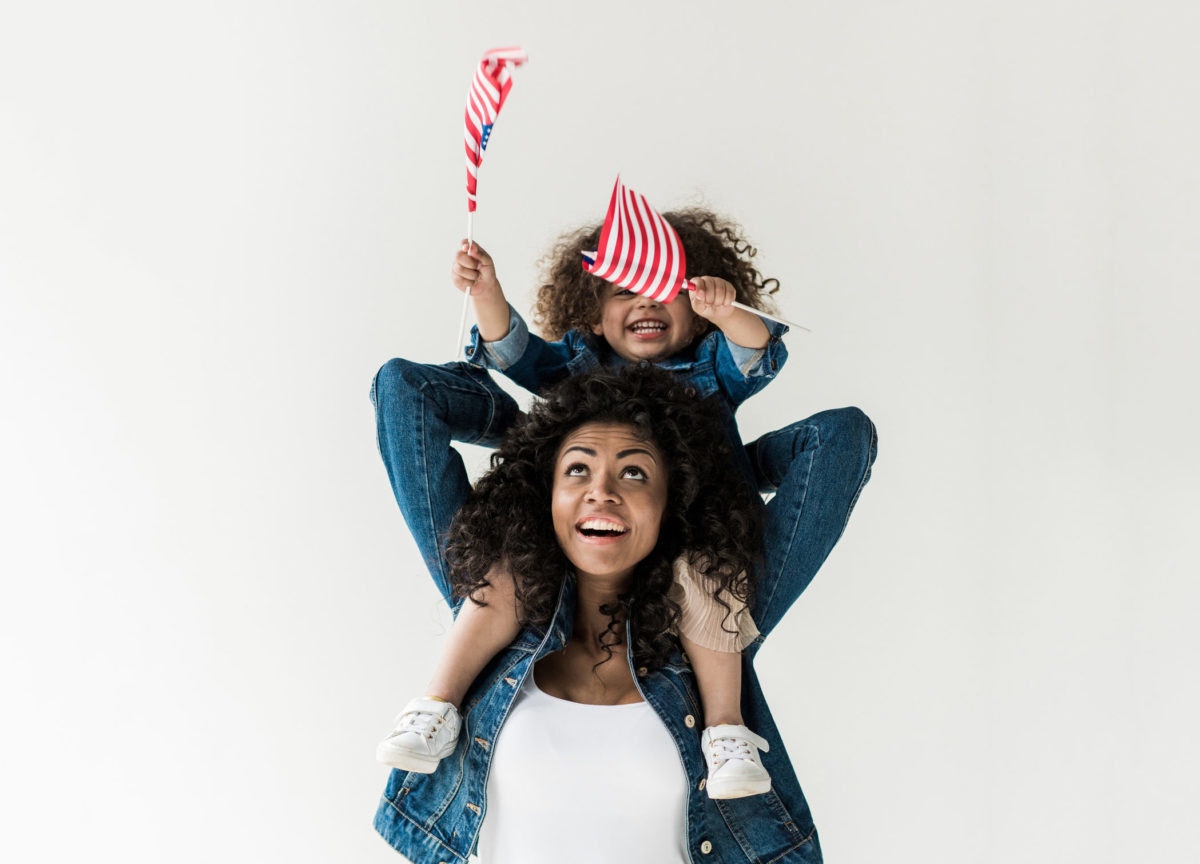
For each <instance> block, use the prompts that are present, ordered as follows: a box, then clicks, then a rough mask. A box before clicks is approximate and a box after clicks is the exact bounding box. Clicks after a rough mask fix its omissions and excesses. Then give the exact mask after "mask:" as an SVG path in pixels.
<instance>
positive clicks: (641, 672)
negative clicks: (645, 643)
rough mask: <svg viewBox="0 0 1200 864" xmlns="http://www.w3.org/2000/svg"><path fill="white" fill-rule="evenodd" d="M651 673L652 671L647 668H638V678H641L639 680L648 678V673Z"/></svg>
mask: <svg viewBox="0 0 1200 864" xmlns="http://www.w3.org/2000/svg"><path fill="white" fill-rule="evenodd" d="M649 671H650V670H649V669H647V668H646V667H645V666H639V667H638V670H637V674H638V677H639V678H645V677H646V675H647V673H649Z"/></svg>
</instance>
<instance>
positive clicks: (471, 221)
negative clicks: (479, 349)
mask: <svg viewBox="0 0 1200 864" xmlns="http://www.w3.org/2000/svg"><path fill="white" fill-rule="evenodd" d="M474 227H475V211H473V210H468V211H467V252H468V253H469V252H470V251H471V244H472V243H473V242H474V240H473V239H472V236H471V235H472V234H473V229H474ZM470 305H471V289H470V288H467V290H466V291H464V292H463V308H462V314H461V315H460V316H459V317H458V333H457V334H456V335H455V339H454V358H455V359H456V360H457V359H458V355H459V354H461V353H462V340H463V334H464V333H466V332H467V307H469V306H470Z"/></svg>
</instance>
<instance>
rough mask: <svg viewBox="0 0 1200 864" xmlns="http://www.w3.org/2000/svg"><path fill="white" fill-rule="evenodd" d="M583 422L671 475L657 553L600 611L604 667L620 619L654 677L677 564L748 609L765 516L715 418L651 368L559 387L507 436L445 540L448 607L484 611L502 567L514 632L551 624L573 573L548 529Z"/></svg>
mask: <svg viewBox="0 0 1200 864" xmlns="http://www.w3.org/2000/svg"><path fill="white" fill-rule="evenodd" d="M591 422H600V423H620V424H624V425H628V426H631V427H633V428H634V429H635V430H636V433H637V435H638V436H639V437H640V438H642V439H643V440H646V441H650V442H653V443H654V444H655V446H657V447H658V449H659V451H660V452H661V453H662V454H663V457H664V459H665V461H666V464H667V472H668V473H667V502H666V506H665V509H664V512H663V518H662V523H661V527H660V529H659V535H658V542H657V543H656V545H655V547H654V549H653V550H652V551H651V552H650V554H649V555H647V556H646V558H644V559H643V560H642V561H641V562H640V563H639V564H638V565H637V566H636V568H635V570H634V574H633V579H632V581H631V583H630V587H629V590H628V592H627V593H626V594H625V595H623V596H622V597H621V598H620V603H618V604H611V605H610V606H609V607H602V609H601V611H602V612H604V613H605V614H607V615H609V617H610V621H609V626H608V631H607V632H606V634H605V637H604V638H603V639H602V644H603V646H604V649H605V651H606V652H607V653H608V654H609V656H610V657H611V656H612V648H613V647H615V646H618V645H620V644H622V643H623V642H624V622H625V619H626V617H628V618H629V620H630V622H631V632H632V634H633V653H634V657H635V660H636V662H637V663H638V665H642V666H647V667H650V668H658V667H660V666H662V665H663V664H664V663H665V662H666V659H667V657H668V655H669V654H670V652H671V651H672V649H673V648H674V647H675V645H676V643H675V638H674V636H673V631H674V628H675V625H676V624H677V622H678V620H679V614H680V610H679V605H678V604H677V603H676V602H675V601H674V600H672V599H671V598H670V596H669V593H670V589H671V586H672V584H673V582H674V574H673V569H672V565H673V563H674V561H675V560H676V559H677V558H679V557H680V556H684V557H685V559H686V560H687V561H688V562H689V563H690V564H691V565H692V567H693V568H694V569H695V570H696V571H697V572H698V573H700V574H701V575H702V576H705V577H707V579H708V580H709V581H708V582H707V583H706V584H707V585H708V586H709V587H710V588H711V589H712V590H713V593H714V595H715V596H717V597H718V599H720V592H721V591H722V590H724V591H728V592H729V594H730V595H731V596H733V597H736V598H738V599H740V600H743V601H745V602H746V603H747V604H749V603H750V600H751V597H750V593H751V583H750V580H749V578H748V576H747V574H748V573H750V572H751V568H752V567H753V566H754V565H755V564H756V563H757V560H758V556H759V552H760V547H761V541H762V507H761V501H759V499H758V496H757V495H756V494H754V492H753V491H752V490H751V489H750V485H749V483H747V482H746V480H745V479H744V478H743V477H742V476H741V474H740V473H739V472H738V471H737V469H736V468H735V467H734V463H733V461H732V459H731V453H730V446H731V445H730V443H729V437H728V435H727V434H726V432H725V431H724V429H723V428H722V425H721V421H720V415H719V413H718V411H717V410H716V406H715V405H714V404H713V403H712V402H711V401H709V400H699V399H697V398H696V397H695V395H694V393H693V391H692V390H691V389H690V388H686V387H684V385H682V384H680V383H679V382H678V381H677V380H676V379H675V378H674V377H673V376H672V375H671V374H670V373H668V372H664V371H662V370H661V369H657V368H655V367H653V366H651V365H650V364H648V363H642V364H637V365H632V366H626V367H623V368H621V369H620V370H618V371H609V370H600V371H597V372H592V373H588V374H586V375H577V376H573V377H570V378H567V379H565V380H564V381H563V382H561V383H560V384H558V385H557V386H555V387H554V388H553V389H551V390H550V391H548V392H547V393H546V394H545V395H544V397H543V398H542V399H541V400H539V401H537V402H535V403H534V405H533V407H532V408H531V409H530V410H529V412H528V414H527V415H525V416H524V417H523V418H522V419H521V420H520V421H518V423H517V424H516V425H515V426H514V427H513V428H512V429H510V430H509V432H508V434H507V435H506V436H505V438H504V441H503V443H502V444H501V446H500V448H499V449H498V450H497V451H496V452H495V453H494V454H493V455H492V460H491V468H490V470H489V471H488V472H487V473H486V474H485V475H484V476H483V477H482V478H480V480H479V482H478V483H476V484H475V488H474V489H473V490H472V491H471V493H470V494H469V495H468V497H467V501H466V503H465V504H464V505H463V507H462V509H461V510H460V511H459V513H458V515H457V516H456V517H455V520H454V524H453V526H452V527H451V529H450V538H449V544H448V548H447V553H446V554H447V559H448V561H449V564H450V579H451V584H452V586H453V590H454V593H455V595H456V596H458V597H470V598H472V600H474V601H475V602H480V601H479V600H478V598H477V597H476V596H475V595H476V594H477V593H478V592H479V591H480V589H482V588H484V587H485V586H487V585H488V584H489V583H488V581H487V576H488V572H489V570H491V569H492V567H493V566H494V565H497V564H499V565H501V566H502V567H503V568H504V570H505V571H506V572H508V573H509V574H511V575H512V578H513V582H514V585H515V590H516V598H517V608H518V616H519V617H520V619H521V621H522V623H524V624H532V625H538V626H545V625H546V624H548V623H549V621H550V619H551V617H552V616H553V614H554V610H555V606H556V603H557V601H558V595H559V589H560V587H561V585H562V582H563V578H564V576H565V574H566V573H567V572H569V571H570V570H571V564H570V562H569V561H568V560H567V557H566V555H565V554H564V553H563V551H562V549H561V548H560V547H559V544H558V540H557V539H556V537H555V534H554V525H553V522H552V520H551V510H550V500H551V491H552V488H553V484H554V475H555V469H556V461H557V458H558V451H559V448H560V446H561V445H562V442H563V440H564V439H565V438H566V437H567V435H569V434H570V433H571V432H573V431H574V430H575V429H578V428H579V427H580V426H582V425H584V424H585V423H591ZM726 605H727V604H726ZM727 608H728V607H727Z"/></svg>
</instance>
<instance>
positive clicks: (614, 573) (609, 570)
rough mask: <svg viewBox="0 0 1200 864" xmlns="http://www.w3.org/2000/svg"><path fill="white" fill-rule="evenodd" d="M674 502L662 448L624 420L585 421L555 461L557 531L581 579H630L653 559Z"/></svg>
mask: <svg viewBox="0 0 1200 864" xmlns="http://www.w3.org/2000/svg"><path fill="white" fill-rule="evenodd" d="M666 502H667V468H666V464H665V461H664V459H663V457H662V454H661V452H660V451H659V449H658V447H657V445H655V444H654V443H653V442H652V441H647V440H646V439H644V438H643V437H641V435H640V434H639V433H638V432H637V430H636V429H634V427H632V426H627V425H625V424H623V423H585V424H584V425H582V426H580V427H579V428H578V429H576V430H575V431H573V432H572V433H571V434H569V435H567V436H566V438H564V439H563V443H562V445H561V446H560V448H559V452H558V457H557V459H556V460H555V469H554V485H553V489H552V491H551V501H550V512H551V518H552V519H553V521H554V533H555V536H556V537H557V538H558V542H559V544H560V545H561V546H562V549H563V551H564V552H565V553H566V556H567V559H568V560H569V561H570V562H571V563H572V564H573V565H574V566H575V569H576V570H577V571H578V573H579V574H580V576H585V577H586V576H595V577H599V578H603V579H605V580H615V581H623V580H624V579H626V578H627V577H628V576H629V574H630V573H632V572H633V568H634V567H635V566H636V565H637V564H638V562H639V561H641V560H642V559H643V558H645V557H646V556H647V555H649V554H650V552H651V550H653V549H654V546H655V544H656V543H657V542H658V529H659V525H660V524H661V522H662V514H663V509H664V508H665V507H666Z"/></svg>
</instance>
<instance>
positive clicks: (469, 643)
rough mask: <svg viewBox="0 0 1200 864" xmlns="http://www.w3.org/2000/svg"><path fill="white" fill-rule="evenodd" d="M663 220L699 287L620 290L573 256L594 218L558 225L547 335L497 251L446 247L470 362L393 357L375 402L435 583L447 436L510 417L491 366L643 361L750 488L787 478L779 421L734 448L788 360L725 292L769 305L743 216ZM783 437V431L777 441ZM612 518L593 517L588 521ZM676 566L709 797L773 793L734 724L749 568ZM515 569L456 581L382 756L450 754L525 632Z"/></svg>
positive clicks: (389, 461) (498, 430)
mask: <svg viewBox="0 0 1200 864" xmlns="http://www.w3.org/2000/svg"><path fill="white" fill-rule="evenodd" d="M664 217H665V218H666V219H667V221H668V222H670V223H671V225H672V226H673V227H674V228H675V230H676V231H677V232H678V234H679V236H680V239H681V241H682V243H683V246H684V250H685V253H686V255H687V261H688V266H689V270H690V271H691V273H692V274H696V275H691V276H690V278H691V282H692V284H693V285H694V287H695V290H693V291H689V292H682V293H681V295H680V296H678V297H677V298H676V299H675V300H674V301H673V302H671V303H667V304H663V303H659V302H657V301H654V300H651V299H649V298H646V297H642V296H640V295H637V294H633V293H631V292H629V291H626V290H624V289H621V288H619V287H617V286H615V285H613V284H611V283H609V282H605V281H603V280H601V279H599V278H597V277H595V276H592V275H591V274H588V273H587V272H585V271H584V270H583V268H582V266H581V263H580V251H581V250H583V249H589V248H590V249H594V248H596V245H597V242H598V240H599V235H600V228H601V226H599V225H596V226H593V227H590V228H586V229H583V230H581V231H577V232H574V233H572V234H568V235H564V236H563V237H562V238H560V239H559V241H558V242H557V243H556V245H555V247H554V248H553V250H552V251H551V253H550V254H549V255H548V256H547V258H546V259H545V261H544V264H545V265H546V271H547V276H548V279H547V281H546V283H545V284H544V285H542V286H541V288H540V289H539V291H538V295H537V301H536V314H535V319H534V320H535V322H536V323H537V324H539V325H540V328H541V329H542V330H543V332H545V333H546V334H547V335H548V336H549V337H550V339H551V340H553V341H547V340H545V339H542V338H540V337H538V336H536V335H533V334H532V333H530V332H529V329H528V327H527V326H526V324H525V322H524V320H523V319H522V318H521V316H520V315H519V314H518V313H517V312H516V311H515V310H514V309H513V308H512V307H511V306H510V305H509V304H508V302H507V300H506V299H505V296H504V292H503V290H502V288H501V286H500V283H499V281H498V280H497V278H496V273H495V267H494V264H493V261H492V259H491V257H490V256H489V255H488V254H487V253H486V252H485V251H483V249H481V248H480V247H478V246H472V247H470V248H468V246H467V244H466V243H465V242H464V243H463V245H462V247H461V248H460V249H459V251H458V252H457V254H456V255H455V257H454V260H453V263H452V266H451V281H452V282H453V284H454V286H455V287H456V288H458V289H459V290H460V291H467V292H469V293H470V295H471V300H472V302H473V305H474V309H475V315H476V320H477V322H478V323H477V325H476V327H475V328H473V330H472V338H471V342H470V344H469V345H468V347H467V349H466V354H467V357H468V358H469V361H468V362H466V363H451V364H444V365H440V366H431V365H424V364H415V363H410V362H408V361H404V360H392V361H390V362H389V363H388V364H386V365H385V366H384V367H383V368H382V369H381V370H380V372H379V374H377V375H376V379H375V381H374V383H373V387H372V400H373V402H374V404H375V407H376V419H377V427H378V432H379V445H380V451H381V453H382V454H383V458H384V462H385V464H386V465H387V468H388V473H389V477H390V478H391V481H392V487H393V491H394V492H395V494H396V499H397V501H398V502H399V504H400V507H401V510H402V512H403V513H404V516H405V519H406V521H407V522H408V525H409V527H410V529H411V530H412V532H413V535H414V538H415V539H416V541H417V544H418V546H419V547H420V548H421V551H422V554H423V556H424V558H425V560H426V563H427V564H428V566H429V567H430V571H431V573H432V574H433V576H434V578H435V580H440V581H441V582H442V584H443V585H445V584H446V567H445V562H444V556H443V552H444V550H443V549H442V547H441V545H440V541H441V540H442V538H443V537H444V535H445V533H446V531H447V530H448V528H449V525H450V522H451V520H452V518H453V516H454V513H455V512H456V511H457V509H458V505H459V504H460V503H461V502H462V500H463V499H464V498H465V495H466V491H467V489H468V488H469V486H468V481H467V478H466V473H465V469H464V468H463V466H462V461H461V458H460V457H458V454H457V453H456V451H454V450H453V448H452V447H450V442H451V441H452V440H455V441H464V442H468V443H477V444H484V445H489V446H494V445H495V444H496V443H498V440H499V437H500V436H501V435H502V434H503V432H504V431H506V430H507V428H508V427H509V426H511V425H512V423H513V421H514V420H515V419H516V416H517V414H518V411H517V407H516V404H515V402H513V400H512V398H511V397H509V396H508V395H507V394H506V393H504V391H502V390H500V388H499V387H497V386H496V384H495V382H494V381H492V380H491V378H490V377H489V375H488V373H487V372H486V371H485V370H486V369H494V370H497V371H499V372H501V373H502V374H504V375H506V376H507V377H509V378H510V379H511V380H513V381H514V382H515V383H517V384H519V385H520V386H522V387H524V388H525V389H527V390H530V391H532V392H535V393H540V392H542V391H543V390H544V389H545V388H546V387H548V386H550V385H552V384H554V383H555V382H556V381H558V380H560V379H562V378H563V377H565V376H568V375H573V374H578V373H580V372H585V371H588V370H591V369H595V368H598V367H601V366H619V365H622V364H625V363H636V362H642V361H647V362H651V363H653V364H655V365H657V366H660V367H661V368H664V369H666V370H669V371H671V372H673V373H674V374H675V375H677V376H679V377H680V378H682V379H683V380H684V381H686V382H687V383H688V384H689V385H690V386H692V387H693V388H694V389H695V391H696V393H697V395H698V396H699V397H714V399H715V400H716V402H717V403H718V405H719V407H720V410H721V413H722V415H723V417H724V420H725V426H726V430H727V432H728V434H729V437H730V439H731V443H732V444H733V445H734V447H733V452H734V454H735V458H736V459H737V460H738V461H739V463H740V467H741V468H742V471H743V474H744V475H745V476H746V477H747V480H748V482H749V481H752V482H753V486H754V488H756V489H759V490H761V491H768V492H773V491H775V490H776V489H777V488H778V487H779V485H780V484H781V483H782V482H786V480H787V477H788V476H789V469H790V467H791V466H790V462H791V459H792V453H793V448H792V447H791V445H790V443H789V442H790V439H788V436H787V435H786V434H783V433H787V432H788V430H781V433H772V436H775V437H774V439H773V442H772V443H771V444H770V445H767V444H765V443H764V445H763V446H759V444H760V442H766V441H767V439H769V438H772V436H764V437H763V438H762V439H760V440H759V441H756V442H754V443H752V444H751V445H750V446H749V447H748V448H747V447H743V446H742V443H741V439H740V436H739V434H738V431H737V425H736V423H735V422H734V416H733V415H734V411H735V410H736V408H737V407H738V405H740V404H741V403H742V402H743V401H745V400H746V399H747V398H749V397H750V396H752V395H753V394H754V393H756V392H758V390H760V389H762V387H764V386H765V385H766V384H767V382H769V381H770V380H771V379H772V378H774V377H775V375H776V374H777V372H778V371H779V369H780V367H781V366H782V365H783V363H784V361H785V360H786V358H787V351H786V349H785V348H784V346H783V343H782V342H781V341H780V339H781V337H782V336H783V334H784V333H785V332H786V331H787V328H786V327H785V326H784V325H782V324H778V323H775V322H770V321H767V320H765V319H763V318H760V317H759V316H757V315H755V314H753V313H752V312H748V311H746V310H743V309H738V308H735V307H734V306H732V305H731V304H732V302H733V301H734V300H737V301H739V302H741V303H743V304H745V305H747V306H751V307H753V308H756V309H764V308H765V307H767V306H768V303H767V295H768V294H770V293H773V291H775V290H777V283H774V280H763V279H762V277H761V274H759V272H758V271H757V270H756V269H755V268H754V266H753V265H752V264H751V262H750V257H751V256H753V254H754V250H753V249H752V248H750V247H749V245H748V244H746V243H745V242H744V241H743V240H742V239H741V238H740V236H739V234H738V229H737V227H736V226H734V225H732V224H730V223H727V222H725V221H723V220H721V219H720V218H719V217H717V216H716V215H714V214H712V213H710V212H708V211H705V210H686V211H679V212H673V213H666V214H664ZM683 293H686V294H687V297H686V298H685V297H684V296H683ZM781 435H782V438H783V439H785V440H782V441H780V440H777V439H779V438H780V436H781ZM781 444H782V446H780V445H781ZM771 518H772V516H771V514H770V512H768V520H770V519H771ZM787 518H793V519H795V518H798V517H797V515H795V514H793V516H791V517H787ZM620 527H621V526H609V525H602V524H597V525H595V526H585V530H591V531H595V532H597V533H602V532H604V531H608V530H620ZM785 534H786V532H785ZM771 536H772V532H771V531H769V530H768V538H769V537H771ZM789 536H790V535H789ZM775 557H776V558H778V556H775ZM691 563H694V562H691ZM675 573H676V586H675V590H674V592H673V594H672V597H673V599H674V600H675V601H676V602H677V603H678V604H679V606H680V610H681V615H680V620H679V624H678V634H679V638H680V642H681V645H682V647H683V648H684V650H685V652H686V653H687V655H688V658H689V660H690V661H691V664H692V667H693V669H694V671H695V674H696V681H697V685H698V688H699V690H700V696H701V702H702V703H703V704H702V707H703V711H704V719H705V729H704V732H703V734H702V737H701V744H702V748H703V751H704V755H705V758H706V761H707V765H708V770H709V776H708V779H707V782H706V789H707V791H708V794H709V796H710V797H712V798H736V797H743V796H746V795H755V794H760V793H762V792H766V791H768V790H769V789H770V785H771V781H770V777H769V775H768V774H767V772H766V770H765V769H764V768H763V766H762V763H761V761H760V759H759V756H758V751H759V750H760V749H765V746H766V745H765V742H764V741H763V739H761V738H760V737H759V736H757V735H755V734H754V733H753V732H751V731H750V730H749V729H747V728H746V727H745V726H744V725H743V722H742V713H741V654H740V652H741V651H742V649H744V648H745V647H746V646H747V645H749V644H750V643H751V642H752V641H753V640H754V638H755V637H756V636H757V635H758V631H757V629H756V628H755V626H754V622H753V621H752V620H751V617H750V614H749V612H748V610H747V608H746V607H747V603H748V601H749V599H750V596H751V584H750V581H749V579H748V577H747V574H744V573H739V574H726V578H724V579H722V580H720V581H714V580H711V579H701V578H700V577H699V576H697V575H696V574H695V572H694V571H693V568H692V567H691V566H690V564H689V562H688V561H687V560H685V558H681V559H680V560H679V561H677V562H676V566H675ZM514 575H515V574H509V573H507V572H505V570H504V567H503V564H502V563H498V564H497V566H496V567H494V568H493V570H492V572H491V573H489V574H488V577H487V580H486V582H485V583H482V584H479V585H474V586H467V588H466V590H463V588H462V587H461V586H460V587H459V589H458V591H457V596H459V597H463V596H470V598H471V599H472V600H473V601H474V602H470V603H463V604H462V605H461V607H460V611H459V613H458V616H457V618H456V620H455V623H454V625H453V626H452V628H451V630H450V634H449V637H448V639H447V642H446V645H445V647H444V650H443V653H442V655H441V657H440V658H439V660H438V662H437V664H436V666H435V669H434V672H433V676H432V678H431V680H430V683H429V686H428V687H427V689H426V695H425V696H424V697H422V698H419V699H414V700H413V701H412V702H410V703H409V704H408V705H407V706H406V707H405V709H404V711H403V712H402V713H401V714H400V716H399V717H398V718H397V720H396V723H395V727H394V729H393V730H392V732H391V733H390V734H389V735H388V737H387V738H386V739H385V740H384V741H383V742H382V743H381V744H380V745H379V748H378V751H377V756H378V758H379V759H380V761H382V762H385V763H387V764H390V765H393V766H395V767H398V768H401V769H403V770H408V771H417V772H422V773H427V772H430V771H433V770H434V769H435V768H436V766H437V763H438V761H440V759H442V758H443V757H445V756H447V755H449V754H450V753H451V752H453V750H454V748H455V746H456V743H457V737H458V732H459V728H460V726H461V719H460V717H459V714H458V710H457V707H456V706H459V705H461V704H462V702H463V699H464V697H465V696H466V693H467V690H468V688H469V687H470V685H471V683H472V682H473V681H474V680H475V678H476V677H477V676H478V674H479V673H480V672H481V671H482V670H483V668H484V667H485V666H486V665H487V663H488V661H490V660H491V659H492V657H493V656H494V655H495V654H496V653H497V652H499V651H500V649H502V648H504V647H505V646H507V645H508V644H509V643H510V642H511V641H512V639H514V638H515V637H516V635H517V634H518V632H519V629H520V623H521V617H520V616H521V613H520V609H521V584H520V580H519V578H518V579H514V578H513V577H514ZM637 671H638V674H639V675H645V674H648V672H649V670H645V669H639V670H637Z"/></svg>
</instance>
